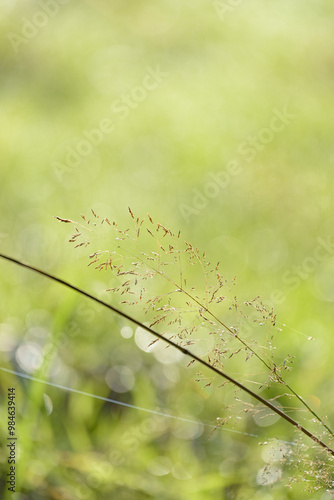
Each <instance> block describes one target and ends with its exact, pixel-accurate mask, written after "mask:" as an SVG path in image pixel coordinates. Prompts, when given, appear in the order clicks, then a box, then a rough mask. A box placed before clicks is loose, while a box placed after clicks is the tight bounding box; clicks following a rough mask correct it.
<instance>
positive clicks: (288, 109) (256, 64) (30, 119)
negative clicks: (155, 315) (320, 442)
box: [0, 0, 334, 500]
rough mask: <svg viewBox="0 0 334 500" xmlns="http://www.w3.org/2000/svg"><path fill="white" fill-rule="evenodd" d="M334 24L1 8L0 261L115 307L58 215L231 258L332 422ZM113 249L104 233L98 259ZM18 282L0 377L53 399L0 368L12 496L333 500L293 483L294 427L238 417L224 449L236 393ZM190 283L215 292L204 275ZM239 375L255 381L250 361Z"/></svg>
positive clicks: (305, 8)
mask: <svg viewBox="0 0 334 500" xmlns="http://www.w3.org/2000/svg"><path fill="white" fill-rule="evenodd" d="M333 16H334V5H333V3H332V2H331V1H329V0H320V1H318V2H302V1H301V0H294V1H291V0H281V1H280V2H279V3H277V2H272V1H270V2H259V1H258V0H254V1H252V2H246V1H242V0H240V1H232V0H226V1H223V0H221V1H215V2H212V1H207V2H204V1H201V0H198V1H195V2H184V1H176V0H169V1H167V0H158V1H155V2H149V1H148V0H140V1H139V0H137V1H135V2H134V1H132V2H121V1H120V0H116V1H113V2H106V1H104V2H103V1H98V2H93V1H88V0H85V1H83V2H80V3H77V2H72V1H69V0H66V1H65V0H45V1H43V0H41V1H39V2H35V1H29V2H27V1H26V2H22V1H19V0H18V1H15V0H5V1H2V2H1V5H0V22H1V33H2V36H1V39H0V54H1V57H0V65H1V79H0V86H1V92H0V100H1V112H2V133H1V138H0V154H1V172H0V179H1V197H0V204H1V220H0V224H1V225H0V252H2V253H6V254H8V255H12V256H15V257H17V258H20V259H22V260H24V261H25V262H28V263H30V264H32V265H36V266H38V267H40V268H43V269H45V270H47V271H49V272H52V273H54V274H56V275H57V276H60V277H62V278H64V279H67V280H68V281H71V282H73V283H74V284H76V285H78V286H81V287H83V288H85V289H86V290H88V291H90V292H92V293H95V294H97V295H99V296H100V297H102V298H103V299H105V300H108V301H112V300H113V297H112V295H111V294H110V293H109V294H108V293H107V292H105V290H106V289H107V288H111V287H112V286H116V285H113V277H112V274H111V273H108V272H98V271H96V270H94V269H93V267H94V266H90V267H88V266H87V263H88V259H87V257H88V255H89V253H90V252H91V249H90V248H89V247H84V246H82V247H80V248H77V249H76V250H74V248H73V246H74V245H73V243H72V244H70V243H68V240H69V238H70V236H71V235H72V234H73V231H75V229H74V227H73V226H71V225H70V224H62V223H60V222H59V221H57V220H56V219H55V218H54V217H55V216H58V217H61V218H68V219H71V220H75V221H79V220H81V222H82V221H83V219H81V214H84V215H85V216H86V217H87V218H90V219H91V220H92V222H91V223H94V220H95V219H94V216H93V213H92V211H91V210H92V209H93V211H94V212H95V213H96V214H98V215H100V217H108V219H110V221H114V220H115V221H117V222H118V223H119V224H120V227H123V228H124V229H126V228H127V227H128V226H129V225H131V223H132V219H131V217H130V215H129V212H128V207H129V206H130V207H131V209H132V210H133V213H134V214H135V217H137V216H138V217H140V218H142V217H146V214H147V213H149V214H150V215H151V216H152V218H153V220H154V221H155V222H160V223H161V224H163V225H164V226H167V227H170V228H171V229H172V230H173V231H174V232H175V234H178V231H179V230H181V239H185V240H187V241H189V242H191V243H192V244H193V245H194V246H195V247H197V248H198V249H199V250H200V251H201V252H204V251H205V252H206V256H207V259H208V260H210V261H211V262H212V263H216V262H217V261H220V269H221V272H222V274H223V276H224V279H225V278H226V279H227V280H228V283H233V284H231V290H228V286H229V285H226V287H227V292H226V293H227V294H229V297H230V299H231V300H232V301H233V300H234V299H233V297H234V295H236V296H237V298H238V302H239V303H240V304H243V302H244V301H247V300H252V299H253V298H254V297H256V296H261V299H262V300H263V302H264V303H265V304H267V307H268V308H271V307H274V311H275V313H276V314H277V321H276V329H277V328H278V329H277V330H276V333H275V336H274V341H273V342H274V345H273V347H274V348H275V351H274V354H275V359H276V360H278V361H279V362H282V363H284V360H285V359H288V355H291V356H296V357H295V359H294V363H293V370H292V371H289V372H288V371H286V372H284V377H285V378H286V380H288V381H289V383H291V385H293V386H294V387H295V389H296V391H297V392H298V393H300V394H301V395H302V396H303V397H304V398H305V400H306V401H307V402H308V404H310V405H312V407H314V408H315V410H316V411H317V412H318V413H319V414H320V415H321V416H322V417H326V416H328V419H329V423H330V422H331V421H332V422H333V420H334V414H333V391H332V377H333V368H332V359H331V351H332V350H333V347H334V346H333V335H332V330H333V320H334V314H333V302H334V234H333V233H334V230H333V227H334V215H333V201H332V197H333V195H332V193H333V188H334V172H333V166H334V165H333V159H334V151H333V130H334V113H333V104H334V53H333V41H334V32H333ZM110 231H111V229H110ZM108 245H109V243H108V231H107V232H106V239H100V240H99V239H96V241H95V240H94V244H93V245H92V247H94V248H93V249H94V251H96V250H105V249H106V248H108ZM144 250H145V251H147V252H150V251H152V250H153V249H152V248H150V247H149V244H146V247H145V248H144ZM195 267H196V266H195ZM0 273H1V280H0V290H1V303H0V311H1V319H0V323H1V329H0V361H1V363H0V366H1V367H2V368H6V369H9V370H14V371H16V372H21V373H25V374H26V375H28V376H30V377H35V378H38V379H41V380H46V381H49V382H51V383H52V384H55V386H48V385H45V384H42V383H40V382H37V381H33V380H30V379H24V378H22V377H18V376H16V375H13V374H10V373H8V372H4V371H1V372H0V387H1V399H2V404H1V410H0V419H1V423H0V428H1V440H2V447H3V450H4V452H3V453H2V454H1V458H0V464H1V465H0V466H1V472H2V478H1V481H2V482H1V490H2V491H3V497H4V498H7V497H8V498H15V500H28V499H34V500H42V499H43V500H44V499H45V500H46V499H54V500H67V499H73V498H75V499H79V500H81V499H82V500H85V499H88V498H89V499H99V500H100V499H110V498H115V499H116V498H117V499H120V500H121V499H124V500H128V499H133V500H136V499H153V498H159V499H164V500H180V499H182V500H183V499H184V500H185V499H189V498H193V499H195V500H207V499H211V498H215V499H235V500H245V499H246V498H247V499H248V498H252V499H255V500H283V499H284V500H285V499H286V498H289V499H293V500H297V499H301V498H308V499H316V498H317V499H321V500H328V499H329V498H331V493H330V492H328V491H327V492H326V489H325V488H322V489H320V490H318V491H317V492H316V493H314V492H313V493H307V492H304V491H303V487H305V486H308V484H310V485H312V483H313V482H314V481H315V477H314V475H313V476H312V475H311V476H310V475H306V474H304V479H305V481H304V482H302V483H301V484H299V485H293V486H292V488H291V489H290V488H287V487H286V484H287V482H288V478H289V476H291V475H292V476H293V475H294V472H293V468H292V466H290V467H287V466H286V465H283V464H281V463H280V460H281V458H282V456H281V455H280V453H278V455H277V446H280V447H282V446H283V445H282V442H283V441H285V442H288V443H290V444H286V443H285V445H284V446H286V450H288V449H293V448H294V446H295V445H294V444H293V443H294V441H295V440H296V438H297V434H296V433H295V432H294V431H293V429H291V428H290V426H289V425H288V424H287V423H286V422H282V421H278V420H277V419H276V418H271V417H266V418H261V414H255V415H254V416H253V415H249V414H248V413H247V412H246V413H245V412H244V411H243V410H244V409H245V408H244V406H242V403H240V408H239V407H237V408H236V409H234V410H233V408H232V411H231V412H232V417H233V418H232V419H231V420H230V421H229V422H227V423H226V429H227V430H224V429H225V427H224V426H223V428H222V429H219V430H216V431H214V432H213V429H212V428H210V427H209V426H205V425H203V423H206V424H208V425H212V424H215V423H216V422H217V420H216V419H217V418H220V419H224V418H225V416H226V415H227V413H228V412H229V410H228V409H225V406H227V405H229V404H230V403H231V400H230V399H228V398H227V396H226V393H229V395H231V394H232V396H233V390H231V388H228V387H227V386H224V387H219V385H220V381H219V380H216V381H215V382H213V383H212V384H210V385H208V383H209V382H210V379H209V376H210V375H209V373H203V376H202V375H198V373H199V372H203V370H201V369H200V368H199V366H196V365H191V366H190V367H188V368H187V364H188V362H189V360H184V358H180V357H178V356H176V355H174V356H173V355H168V354H166V352H168V350H165V351H166V352H165V351H164V352H163V353H161V351H158V352H153V353H152V352H145V349H146V348H147V342H148V341H147V342H146V340H145V339H146V337H145V335H144V333H143V332H140V331H137V330H136V327H134V326H133V325H131V324H130V323H128V322H126V321H125V320H122V319H120V318H118V317H116V316H115V315H113V314H112V313H111V312H109V311H105V310H103V309H101V308H100V307H99V306H98V305H94V303H90V302H89V301H88V300H87V299H84V298H82V297H80V296H78V295H77V294H75V293H74V292H71V291H68V290H66V289H63V288H61V287H60V286H59V285H57V284H55V283H52V282H50V281H48V280H46V279H45V278H42V277H38V276H36V275H34V274H32V273H31V272H29V271H27V270H23V269H20V268H16V267H14V265H13V264H10V263H7V262H5V261H2V262H0ZM188 278H189V279H190V281H192V280H193V282H194V284H196V290H197V291H198V292H201V290H202V288H203V289H204V288H205V282H204V281H203V279H202V275H201V274H200V273H197V271H196V269H194V271H193V274H192V273H191V272H190V273H189V275H188ZM201 280H202V281H201ZM234 283H237V285H235V284H234ZM191 284H193V283H191ZM161 286H162V287H163V286H164V285H163V284H162V285H161ZM189 286H190V285H189ZM155 287H156V288H155V289H154V293H155V294H156V295H159V293H160V290H159V281H157V283H156V284H155ZM202 291H203V290H202ZM122 308H123V309H124V310H125V311H126V312H128V313H129V314H134V315H135V316H136V317H137V319H139V320H140V321H146V316H145V313H144V311H143V309H141V308H140V307H137V308H134V309H133V310H132V309H131V308H128V307H127V305H126V304H123V305H122ZM225 313H226V314H227V313H228V314H229V315H231V314H232V313H231V311H230V310H229V309H227V311H225V309H224V308H223V307H222V312H221V314H222V319H223V321H224V318H225V316H224V315H225ZM194 319H196V318H194ZM196 321H201V318H197V319H196ZM228 321H231V324H232V323H233V324H234V325H237V326H238V325H239V326H240V328H242V323H243V321H245V320H244V319H243V318H239V317H238V315H237V313H236V314H235V316H234V317H230V316H229V317H228ZM169 329H171V327H169ZM161 331H162V332H163V331H164V330H163V328H161ZM241 331H242V330H241ZM171 333H172V332H171ZM204 340H205V339H204ZM267 340H268V339H267ZM189 348H190V349H191V346H189ZM169 349H171V348H169ZM159 353H160V354H159ZM203 354H205V355H207V354H208V352H206V351H205V349H204V351H203ZM240 361H241V358H240ZM232 371H233V374H234V376H235V377H236V378H237V377H238V374H241V373H242V376H243V380H244V381H245V380H246V379H245V373H247V365H246V364H245V362H244V361H243V362H242V366H240V367H239V366H238V364H237V363H235V364H234V365H232ZM258 371H259V372H261V367H259V368H258ZM240 376H241V375H240ZM247 376H248V377H249V379H248V380H246V382H245V383H246V384H247V383H248V384H249V385H250V386H251V387H252V388H253V389H254V388H255V387H253V386H254V385H255V384H253V386H252V377H253V376H255V374H254V373H248V375H247ZM246 378H247V377H246ZM198 379H199V381H196V380H198ZM56 385H60V386H64V387H69V388H73V389H76V390H78V391H82V392H83V393H90V394H94V395H97V396H101V397H105V398H111V399H113V400H117V401H121V402H123V403H126V404H128V405H130V406H120V405H117V404H116V403H110V402H106V401H103V400H101V399H96V398H92V397H89V396H88V395H85V394H78V393H75V392H69V391H68V390H64V389H61V388H59V387H56ZM9 387H14V388H15V390H16V426H17V436H18V442H17V447H16V451H17V460H18V465H17V476H16V491H17V493H16V496H15V497H14V496H11V492H10V491H8V489H7V487H8V485H7V484H6V483H5V481H6V474H7V473H8V467H9V465H8V463H7V458H8V457H7V450H6V445H5V443H6V439H7V437H8V436H7V405H6V401H7V390H8V388H9ZM274 396H275V394H271V395H270V397H274ZM237 397H238V398H240V399H241V400H245V401H246V403H248V404H250V403H251V401H250V400H249V399H248V397H246V398H245V397H244V396H243V395H242V393H238V394H237ZM290 404H291V406H293V407H295V406H299V407H300V404H298V402H296V401H295V400H291V401H290ZM131 405H132V406H131ZM134 407H140V408H142V409H145V411H144V410H141V409H138V408H137V409H136V408H134ZM238 408H239V409H238ZM146 410H149V411H154V412H156V413H150V412H149V411H146ZM233 411H234V414H233ZM161 413H168V414H170V415H173V416H175V417H180V419H178V418H169V417H167V416H163V415H161ZM289 414H291V416H292V417H296V418H297V419H299V420H300V423H301V424H303V425H305V426H307V425H312V423H310V420H311V418H310V416H309V414H308V413H307V412H305V411H304V412H301V411H299V412H298V411H297V412H294V411H292V412H291V413H289ZM257 415H260V417H259V416H258V417H257ZM182 419H184V420H182ZM315 431H316V432H318V434H319V433H320V432H321V431H320V429H319V428H317V427H315ZM324 439H327V441H328V437H326V436H325V437H324ZM275 440H276V441H275ZM263 442H267V443H269V444H268V445H262V446H261V443H262V444H263ZM305 443H306V440H305ZM307 444H310V443H307ZM275 447H276V448H275ZM273 449H275V450H276V452H275V453H276V455H275V453H274V452H273V451H272V450H273ZM270 450H271V451H270ZM282 453H283V452H281V454H282ZM308 453H309V452H308ZM286 454H288V451H286ZM292 463H293V460H292ZM305 463H306V462H305ZM266 467H267V469H265V468H266ZM305 467H306V465H305ZM266 471H267V475H266ZM296 474H297V472H296ZM301 474H302V475H303V471H302V472H301Z"/></svg>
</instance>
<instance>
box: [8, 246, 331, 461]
mask: <svg viewBox="0 0 334 500" xmlns="http://www.w3.org/2000/svg"><path fill="white" fill-rule="evenodd" d="M0 257H1V258H3V259H5V260H7V261H10V262H13V263H14V264H16V265H19V266H21V267H24V268H26V269H30V270H31V271H34V272H36V273H38V274H40V275H42V276H45V277H46V278H49V279H51V280H53V281H56V282H57V283H59V284H61V285H64V286H66V287H67V288H70V289H71V290H74V291H75V292H77V293H79V294H80V295H83V296H84V297H87V298H89V299H91V300H93V301H94V302H97V303H98V304H100V305H101V306H104V307H106V308H108V309H109V310H111V311H113V312H114V313H116V314H117V315H119V316H121V317H123V318H125V319H126V320H128V321H130V322H131V323H133V324H135V325H137V326H139V327H140V328H143V329H144V330H146V331H147V332H149V333H151V334H152V335H154V336H155V337H156V338H158V339H160V340H163V341H164V342H166V343H167V344H169V345H171V346H173V347H174V348H175V349H177V350H178V351H180V352H182V353H183V354H184V355H185V356H189V357H190V358H191V359H192V360H195V361H197V362H198V363H199V364H201V365H202V366H205V367H206V368H208V369H209V370H211V371H213V372H214V373H216V374H217V375H219V376H220V377H222V378H224V379H225V380H227V381H228V382H231V383H232V384H233V385H234V386H236V387H238V388H239V389H241V390H242V391H243V392H245V393H247V394H249V395H250V396H251V397H252V398H253V399H256V400H257V401H259V402H260V403H261V404H263V405H264V406H266V407H267V408H270V410H272V411H273V412H274V413H276V414H277V415H279V416H280V417H282V418H283V419H284V420H286V421H287V422H288V423H289V424H291V425H293V426H294V427H296V428H297V429H298V430H300V431H301V432H303V433H304V434H305V435H306V436H308V437H309V438H310V439H312V440H313V441H314V442H315V443H317V444H318V445H319V446H321V447H322V448H324V449H325V450H326V451H327V452H329V453H330V454H331V455H332V456H334V450H332V449H331V448H330V447H329V446H328V445H327V444H325V443H324V442H323V441H321V440H320V439H319V438H317V437H316V436H315V435H314V434H312V432H310V431H309V430H308V429H306V428H305V427H303V426H302V425H300V424H299V423H298V422H296V420H294V419H293V418H291V417H290V416H289V415H287V414H286V413H284V412H283V411H282V410H280V409H279V408H276V406H274V405H273V404H272V403H270V401H267V400H266V399H264V398H262V397H261V396H259V395H258V394H256V393H255V392H253V391H252V390H251V389H249V388H248V387H246V386H245V385H243V384H241V383H240V382H238V381H237V380H236V379H234V378H232V377H230V376H229V375H228V374H227V373H225V372H223V371H221V370H219V369H218V368H216V367H214V366H212V365H210V364H209V363H208V362H207V361H205V360H204V359H202V358H200V357H198V356H197V355H196V354H193V353H192V352H191V351H189V350H188V349H185V348H184V347H182V346H180V345H178V344H176V343H175V342H173V341H172V340H170V339H168V338H166V337H164V336H163V335H161V334H160V333H158V332H156V331H155V330H153V329H152V328H150V327H148V326H146V325H144V324H143V323H141V322H140V321H138V320H137V319H135V318H133V317H132V316H129V315H128V314H127V313H125V312H123V311H121V310H119V309H117V308H116V307H114V306H112V305H111V304H108V303H107V302H104V301H103V300H100V299H99V298H98V297H95V296H94V295H91V294H90V293H88V292H86V291H85V290H82V289H80V288H78V287H77V286H75V285H72V284H71V283H69V282H67V281H65V280H63V279H61V278H58V277H57V276H54V275H52V274H50V273H48V272H46V271H43V270H41V269H38V268H37V267H34V266H31V265H29V264H25V263H24V262H22V261H20V260H18V259H14V258H13V257H10V256H8V255H5V254H2V253H0Z"/></svg>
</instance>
